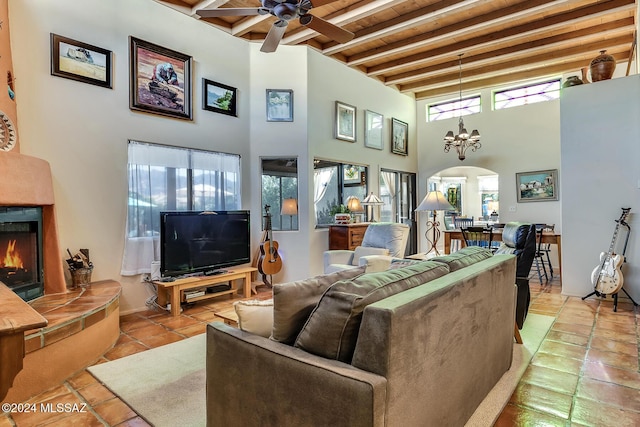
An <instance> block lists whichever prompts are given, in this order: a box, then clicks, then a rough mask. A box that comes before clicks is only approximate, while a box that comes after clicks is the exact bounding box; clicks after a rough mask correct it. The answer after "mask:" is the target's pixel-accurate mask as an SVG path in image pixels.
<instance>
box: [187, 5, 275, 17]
mask: <svg viewBox="0 0 640 427" xmlns="http://www.w3.org/2000/svg"><path fill="white" fill-rule="evenodd" d="M266 13H269V11H266ZM263 14H265V13H264V10H263V8H260V7H220V8H217V9H200V10H197V11H196V15H198V16H200V17H201V18H216V17H218V16H252V15H263Z"/></svg>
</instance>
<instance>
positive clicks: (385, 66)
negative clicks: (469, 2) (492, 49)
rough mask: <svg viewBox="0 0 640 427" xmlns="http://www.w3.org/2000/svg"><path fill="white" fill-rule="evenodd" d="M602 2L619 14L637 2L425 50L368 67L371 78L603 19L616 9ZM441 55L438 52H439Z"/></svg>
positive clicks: (625, 0)
mask: <svg viewBox="0 0 640 427" xmlns="http://www.w3.org/2000/svg"><path fill="white" fill-rule="evenodd" d="M603 3H607V5H613V4H615V5H616V8H615V10H616V11H619V12H623V11H633V10H634V9H635V3H634V0H612V1H609V2H601V3H597V4H595V5H593V6H588V7H585V8H579V9H574V10H571V11H568V12H565V13H561V14H558V15H554V16H548V17H545V18H544V19H539V20H537V21H534V22H530V23H527V24H522V25H517V26H515V27H511V28H507V29H505V30H502V31H499V32H492V33H488V34H484V35H482V36H479V37H474V38H471V39H468V40H463V41H460V42H458V43H454V44H451V45H448V46H445V47H441V48H438V49H434V50H429V51H424V52H420V53H416V54H414V55H407V56H405V57H402V58H400V59H394V60H391V61H387V62H385V63H382V64H378V65H375V66H372V67H368V71H367V74H368V75H370V76H371V75H379V74H384V73H388V72H391V71H394V70H399V69H401V68H403V67H407V66H415V65H416V64H419V63H424V62H427V61H429V60H432V59H433V57H434V56H436V55H445V54H448V55H451V54H452V53H453V52H459V51H461V50H464V49H470V48H474V47H475V48H477V47H480V46H490V45H492V44H495V43H496V40H501V41H503V42H504V41H505V40H508V39H514V40H517V39H522V38H524V37H527V36H531V35H533V34H535V33H541V32H542V31H545V32H548V31H554V30H556V31H557V30H561V29H562V28H563V27H565V26H568V25H573V24H577V23H580V22H584V21H586V20H588V19H592V18H594V15H595V16H598V15H602V17H603V18H604V17H605V16H606V14H607V13H612V12H613V10H610V9H604V10H603V9H602V6H603ZM436 52H438V53H436Z"/></svg>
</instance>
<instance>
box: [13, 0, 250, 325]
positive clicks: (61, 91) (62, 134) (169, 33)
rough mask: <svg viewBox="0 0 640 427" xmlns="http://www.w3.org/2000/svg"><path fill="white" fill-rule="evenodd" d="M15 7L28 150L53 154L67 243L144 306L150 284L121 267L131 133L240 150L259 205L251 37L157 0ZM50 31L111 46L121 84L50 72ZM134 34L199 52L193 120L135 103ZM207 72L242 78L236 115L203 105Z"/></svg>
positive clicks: (246, 183) (19, 3)
mask: <svg viewBox="0 0 640 427" xmlns="http://www.w3.org/2000/svg"><path fill="white" fill-rule="evenodd" d="M9 15H10V20H11V42H12V52H13V65H14V72H15V76H16V93H17V101H16V102H17V106H18V132H19V138H20V144H21V152H22V153H24V154H28V155H32V156H35V157H39V158H42V159H45V160H47V161H48V162H49V163H50V164H51V170H52V174H53V180H54V193H55V200H56V213H57V220H58V231H59V236H60V245H61V248H63V249H64V248H70V249H71V250H72V251H77V250H78V248H89V249H90V251H91V256H92V258H93V260H94V264H95V269H94V273H93V280H101V279H115V280H118V281H120V282H121V283H122V285H123V287H122V298H121V310H122V312H125V313H126V312H128V311H131V310H135V309H142V308H144V301H145V299H146V298H147V297H148V296H149V294H150V293H149V291H148V289H147V288H146V286H145V285H144V284H142V283H140V278H139V277H138V276H136V277H133V278H131V277H122V276H120V266H121V262H122V252H123V247H124V234H125V218H126V208H127V206H126V203H127V202H126V201H127V168H126V167H127V140H128V139H137V140H141V141H149V142H156V143H161V144H169V145H180V146H188V147H193V148H202V149H210V150H217V151H222V152H229V153H237V154H240V155H241V156H242V169H243V187H242V195H243V208H246V209H248V208H249V207H251V199H252V196H253V195H254V194H256V193H255V191H254V190H252V188H253V187H252V185H251V180H250V175H249V171H250V170H251V168H252V167H253V166H252V164H251V163H250V162H249V159H250V146H249V140H250V126H249V123H250V108H249V105H250V100H249V67H248V66H247V64H248V63H249V44H248V43H247V42H245V41H243V40H238V39H236V38H233V37H231V36H229V35H227V34H225V33H223V32H221V31H219V30H216V29H214V28H212V27H211V26H209V25H206V24H202V23H197V22H195V21H194V19H193V18H190V17H188V16H186V15H183V14H181V13H176V12H175V11H173V10H171V9H169V8H167V7H165V6H162V5H160V4H158V3H156V2H153V1H139V0H138V1H130V0H110V1H101V0H84V1H81V2H79V1H74V0H56V1H55V2H48V1H47V2H43V1H38V0H11V1H10V2H9ZM49 33H56V34H59V35H62V36H65V37H70V38H72V39H75V40H79V41H82V42H86V43H89V44H93V45H96V46H99V47H102V48H105V49H109V50H111V51H113V89H106V88H102V87H99V86H94V85H90V84H84V83H80V82H77V81H73V80H69V79H64V78H60V77H54V76H51V75H50V71H49V70H50V62H49V61H50V54H49V50H50V49H49ZM129 35H132V36H135V37H138V38H141V39H143V40H146V41H149V42H152V43H155V44H159V45H161V46H165V47H167V48H170V49H173V50H176V51H178V52H182V53H185V54H188V55H191V56H192V57H193V61H194V65H193V121H184V120H176V119H171V118H167V117H163V116H158V115H151V114H145V113H139V112H133V111H131V110H129V60H128V56H129V42H128V36H129ZM203 77H206V78H209V79H212V80H215V81H219V82H222V83H225V84H228V85H230V86H234V87H237V88H238V95H239V100H238V117H237V118H235V117H230V116H226V115H222V114H216V113H213V112H210V111H205V110H202V108H201V105H202V98H201V89H202V85H201V79H202V78H203ZM257 194H259V193H257ZM62 256H63V257H65V254H62Z"/></svg>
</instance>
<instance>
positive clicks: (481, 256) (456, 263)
mask: <svg viewBox="0 0 640 427" xmlns="http://www.w3.org/2000/svg"><path fill="white" fill-rule="evenodd" d="M492 256H493V254H492V253H491V251H490V250H489V249H487V248H481V247H479V246H467V247H466V248H462V249H460V250H459V251H457V252H454V253H452V254H449V255H443V256H439V257H434V258H430V259H429V261H435V262H441V263H443V264H447V265H448V266H449V270H450V271H452V272H453V271H457V270H460V269H461V268H465V267H468V266H470V265H472V264H475V263H476V262H480V261H482V260H485V259H487V258H491V257H492Z"/></svg>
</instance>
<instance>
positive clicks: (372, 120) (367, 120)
mask: <svg viewBox="0 0 640 427" xmlns="http://www.w3.org/2000/svg"><path fill="white" fill-rule="evenodd" d="M383 123H384V116H383V115H382V114H378V113H375V112H373V111H369V110H365V111H364V146H365V147H369V148H375V149H377V150H382V149H383V148H384V141H383V140H382V127H383V126H382V125H383Z"/></svg>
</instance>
